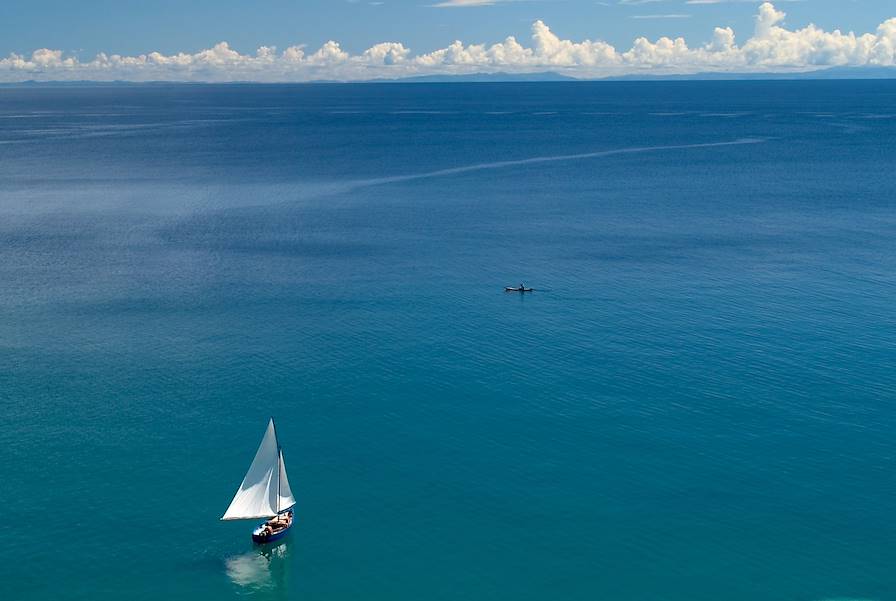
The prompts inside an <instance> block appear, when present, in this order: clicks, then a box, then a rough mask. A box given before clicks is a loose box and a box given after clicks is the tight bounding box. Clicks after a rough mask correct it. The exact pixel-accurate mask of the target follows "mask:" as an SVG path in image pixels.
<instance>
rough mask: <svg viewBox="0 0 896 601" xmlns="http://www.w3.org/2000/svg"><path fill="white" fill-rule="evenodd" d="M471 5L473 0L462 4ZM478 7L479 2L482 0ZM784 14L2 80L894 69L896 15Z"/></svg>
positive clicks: (49, 59) (102, 59)
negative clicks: (791, 23)
mask: <svg viewBox="0 0 896 601" xmlns="http://www.w3.org/2000/svg"><path fill="white" fill-rule="evenodd" d="M464 1H466V2H467V3H468V4H470V3H475V0H464ZM480 4H481V3H480ZM785 16H786V15H785V14H784V12H782V11H780V10H778V9H777V8H775V7H774V6H773V5H772V4H771V3H770V2H765V3H763V4H762V5H760V6H759V8H758V11H757V14H756V18H755V27H754V30H753V32H752V35H751V37H749V38H748V39H746V40H745V41H743V42H742V43H741V44H738V42H737V39H736V36H735V32H734V31H733V30H732V29H731V28H729V27H717V28H715V30H714V31H713V32H712V36H711V38H710V40H709V41H708V42H706V43H704V44H701V45H696V46H690V45H688V43H687V42H686V41H685V39H684V38H680V37H679V38H674V39H673V38H668V37H661V38H659V39H657V40H649V39H647V38H644V37H640V38H638V39H636V40H635V41H634V43H633V44H632V46H631V48H629V49H628V50H617V49H616V48H615V47H614V46H612V45H610V44H608V43H606V42H603V41H600V40H589V39H586V40H581V41H573V40H568V39H563V38H561V37H560V36H558V35H557V34H556V33H554V32H553V31H551V29H550V28H549V27H548V26H547V24H545V23H544V22H543V21H541V20H538V21H535V23H533V24H532V33H531V39H530V41H529V42H527V43H522V42H520V41H518V40H517V39H516V38H514V37H513V36H511V37H508V38H506V39H504V40H503V41H501V42H497V43H494V44H464V43H463V42H461V41H459V40H458V41H454V42H452V43H451V44H449V45H448V46H446V47H444V48H440V49H438V50H434V51H432V52H425V53H421V54H412V53H411V50H410V49H409V48H407V47H405V46H404V45H403V44H401V43H400V42H383V43H380V44H376V45H374V46H372V47H370V48H368V49H367V50H365V51H363V52H361V53H359V54H351V53H349V52H346V51H345V50H343V49H342V47H341V46H340V45H339V43H338V42H335V41H329V42H327V43H325V44H324V45H323V46H321V47H320V48H318V49H317V50H313V51H311V50H309V49H307V48H305V47H304V46H302V45H296V46H290V47H288V48H286V49H284V50H282V51H278V50H277V49H276V48H273V47H270V46H262V47H260V48H258V49H257V50H256V51H255V53H254V54H242V53H240V52H238V51H237V50H234V49H233V48H231V47H230V46H229V45H228V44H227V42H221V43H219V44H216V45H215V46H213V47H212V48H209V49H206V50H202V51H201V52H196V53H177V54H170V55H164V54H161V53H159V52H150V53H148V54H140V55H137V56H122V55H119V54H106V53H100V54H98V55H97V56H95V57H94V58H93V59H91V60H85V61H82V60H80V59H79V58H77V57H74V56H65V54H64V53H63V52H62V51H60V50H51V49H47V48H42V49H39V50H35V51H34V52H33V53H31V55H30V56H23V55H18V54H11V55H9V56H8V57H7V58H3V59H0V81H23V80H31V79H33V80H79V79H90V80H99V81H109V80H130V81H153V80H167V81H308V80H315V79H336V80H359V79H373V78H397V77H406V76H412V75H425V74H462V73H473V72H489V71H503V72H512V73H525V72H532V71H539V70H548V69H549V70H558V71H562V72H564V73H567V74H570V75H573V76H578V77H602V76H608V75H622V74H630V73H695V72H734V71H736V72H770V71H778V72H782V71H806V70H811V69H818V68H822V67H830V66H870V65H874V66H896V18H892V19H889V20H887V21H885V22H884V23H881V24H880V25H879V26H878V27H877V29H876V30H875V31H874V32H871V33H864V34H861V35H857V34H855V33H853V32H848V33H843V32H841V31H840V30H834V31H825V30H823V29H821V28H819V27H816V26H815V25H812V24H810V25H808V26H806V27H803V28H802V29H787V28H786V27H785V26H784V19H785Z"/></svg>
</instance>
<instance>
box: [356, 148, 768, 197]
mask: <svg viewBox="0 0 896 601" xmlns="http://www.w3.org/2000/svg"><path fill="white" fill-rule="evenodd" d="M767 141H768V138H738V139H736V140H729V141H725V142H704V143H699V144H670V145H667V146H633V147H629V148H616V149H612V150H598V151H594V152H581V153H576V154H557V155H549V156H539V157H530V158H527V159H513V160H509V161H493V162H490V163H476V164H473V165H464V166H461V167H449V168H447V169H437V170H435V171H427V172H424V173H413V174H409V175H393V176H388V177H377V178H372V179H366V180H355V181H353V182H349V183H348V186H349V187H350V188H352V189H354V188H362V187H367V186H380V185H383V184H394V183H399V182H408V181H413V180H418V179H429V178H433V177H444V176H446V175H458V174H462V173H469V172H471V171H484V170H486V169H504V168H506V167H516V166H519V165H533V164H537V163H555V162H560V161H581V160H585V159H596V158H602V157H610V156H616V155H625V154H639V153H646V152H663V151H669V150H691V149H698V148H718V147H721V146H741V145H744V144H761V143H762V142H767Z"/></svg>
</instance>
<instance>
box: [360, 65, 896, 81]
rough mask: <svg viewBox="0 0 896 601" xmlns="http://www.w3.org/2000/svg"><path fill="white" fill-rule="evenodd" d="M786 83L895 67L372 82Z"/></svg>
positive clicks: (894, 74)
mask: <svg viewBox="0 0 896 601" xmlns="http://www.w3.org/2000/svg"><path fill="white" fill-rule="evenodd" d="M769 79H775V80H787V79H796V80H804V79H896V67H830V68H827V69H819V70H816V71H804V72H799V73H717V72H707V73H692V74H669V75H656V74H651V73H637V74H630V75H619V76H613V77H599V78H579V77H570V76H568V75H563V74H562V73H557V72H556V71H544V72H541V73H501V72H499V73H471V74H468V75H422V76H417V77H403V78H400V79H388V80H387V79H377V80H371V82H376V83H380V82H383V83H385V82H389V83H438V82H446V83H447V82H505V81H506V82H513V81H728V80H769Z"/></svg>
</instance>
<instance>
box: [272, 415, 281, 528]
mask: <svg viewBox="0 0 896 601" xmlns="http://www.w3.org/2000/svg"><path fill="white" fill-rule="evenodd" d="M271 423H272V424H274V416H273V415H272V416H271ZM274 442H276V443H277V515H280V472H281V471H282V467H283V466H282V463H283V450H282V449H281V448H280V437H279V436H277V424H274Z"/></svg>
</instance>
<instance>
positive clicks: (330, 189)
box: [0, 81, 896, 601]
mask: <svg viewBox="0 0 896 601" xmlns="http://www.w3.org/2000/svg"><path fill="white" fill-rule="evenodd" d="M894 272H896V81H830V82H824V81H817V82H813V81H804V82H786V81H779V82H653V83H518V84H408V85H403V84H395V85H389V84H384V85H375V84H367V85H295V86H290V85H274V86H255V85H221V86H211V85H150V86H111V87H78V86H70V87H59V88H53V87H30V88H27V87H26V88H3V89H0V418H2V419H0V425H2V427H0V540H2V544H0V598H2V599H4V600H9V601H17V600H35V599H64V600H68V599H72V600H90V601H98V600H99V601H104V600H113V599H114V600H120V599H128V600H130V601H142V600H156V599H165V600H190V601H204V600H212V599H214V600H221V599H260V600H261V599H290V600H292V599H296V600H321V601H323V600H326V601H340V600H389V601H397V600H409V601H410V600H413V601H419V600H422V599H427V600H459V599H463V600H468V601H474V600H488V601H494V600H497V599H507V600H515V601H523V600H532V601H547V600H563V601H578V600H582V601H584V600H588V601H595V600H596V601H823V600H834V599H837V600H846V599H854V600H857V599H861V600H873V601H893V600H896V443H894V435H896V302H894V301H896V276H894ZM519 282H524V283H525V284H527V285H529V286H533V287H534V288H536V289H537V291H536V292H534V293H532V294H530V295H525V296H521V295H518V294H506V293H504V292H503V287H504V286H505V285H514V284H517V283H519ZM272 415H273V416H274V417H275V418H276V420H277V425H278V431H279V434H280V438H281V442H282V444H283V447H284V453H285V457H286V464H287V466H288V469H289V475H290V480H291V483H292V487H293V490H294V492H295V494H296V497H297V499H298V505H297V506H296V511H297V523H296V526H295V527H294V529H293V533H292V535H291V537H290V539H289V542H288V543H286V544H284V545H281V546H278V547H275V548H273V549H266V550H260V549H257V548H254V547H253V546H252V544H251V542H250V539H249V533H250V530H251V529H252V527H254V523H253V522H235V523H234V522H221V521H219V519H218V518H219V517H220V516H221V515H222V514H223V512H224V510H225V509H226V507H227V505H228V503H229V502H230V499H231V496H232V495H233V493H234V492H235V490H236V488H237V486H238V485H239V483H240V480H241V479H242V477H243V474H244V473H245V470H246V468H247V467H248V465H249V462H250V461H251V459H252V456H253V453H254V452H255V448H256V446H257V444H258V442H259V441H260V439H261V436H262V434H263V432H264V428H265V426H266V424H267V420H268V417H269V416H272Z"/></svg>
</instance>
